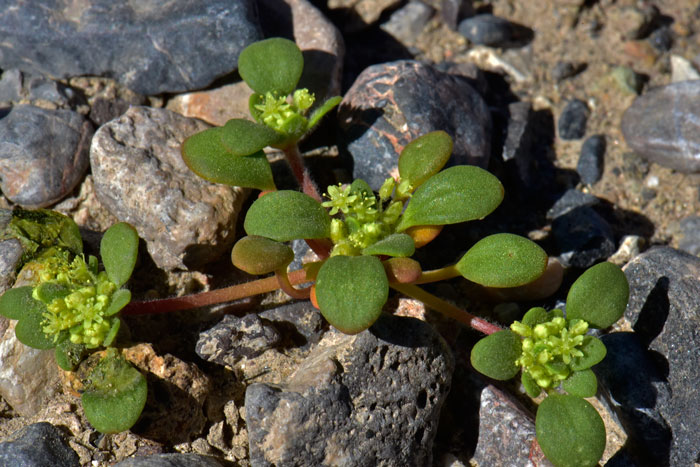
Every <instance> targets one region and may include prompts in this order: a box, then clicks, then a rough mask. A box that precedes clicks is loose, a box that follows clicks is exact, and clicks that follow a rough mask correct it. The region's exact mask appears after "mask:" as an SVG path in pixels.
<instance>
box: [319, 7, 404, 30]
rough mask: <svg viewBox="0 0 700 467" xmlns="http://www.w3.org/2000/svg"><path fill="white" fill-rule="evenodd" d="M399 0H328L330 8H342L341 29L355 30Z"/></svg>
mask: <svg viewBox="0 0 700 467" xmlns="http://www.w3.org/2000/svg"><path fill="white" fill-rule="evenodd" d="M401 3H402V2H401V0H328V8H329V9H331V10H335V9H343V10H344V11H345V15H346V18H344V19H345V21H343V31H344V32H346V33H349V32H357V31H360V30H362V29H365V28H367V26H368V25H372V24H374V23H375V22H376V21H377V20H378V19H379V17H380V16H382V13H383V12H384V11H386V10H389V9H392V8H395V7H397V6H398V5H400V4H401Z"/></svg>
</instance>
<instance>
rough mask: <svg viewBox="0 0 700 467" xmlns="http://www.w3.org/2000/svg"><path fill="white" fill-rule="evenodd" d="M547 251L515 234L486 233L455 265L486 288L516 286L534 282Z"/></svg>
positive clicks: (543, 266)
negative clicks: (486, 235) (487, 234)
mask: <svg viewBox="0 0 700 467" xmlns="http://www.w3.org/2000/svg"><path fill="white" fill-rule="evenodd" d="M547 259H548V258H547V253H546V252H545V251H544V250H543V249H542V248H540V246H539V245H537V244H536V243H534V242H533V241H531V240H529V239H527V238H525V237H521V236H519V235H514V234H509V233H500V234H494V235H489V236H488V237H485V238H483V239H481V240H479V241H478V242H477V243H475V244H474V246H472V247H471V248H470V249H469V250H468V251H467V252H466V253H465V254H464V256H462V259H460V260H459V262H458V263H457V264H456V268H457V270H458V271H459V273H460V274H462V276H463V277H465V278H466V279H469V280H470V281H472V282H476V283H477V284H481V285H485V286H487V287H517V286H519V285H523V284H527V283H529V282H532V281H534V280H535V279H537V278H538V277H540V276H541V275H542V273H544V271H545V269H546V268H547Z"/></svg>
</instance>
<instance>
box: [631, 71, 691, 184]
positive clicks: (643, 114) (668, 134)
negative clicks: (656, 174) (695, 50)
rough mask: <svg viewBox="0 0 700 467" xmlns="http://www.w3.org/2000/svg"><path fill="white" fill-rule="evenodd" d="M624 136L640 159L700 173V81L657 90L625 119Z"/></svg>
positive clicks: (636, 103) (637, 102)
mask: <svg viewBox="0 0 700 467" xmlns="http://www.w3.org/2000/svg"><path fill="white" fill-rule="evenodd" d="M621 127H622V134H623V135H624V137H625V141H627V144H628V145H629V146H630V147H631V148H632V149H633V150H634V151H635V152H636V153H637V154H639V155H640V156H642V157H644V158H645V159H647V160H649V161H650V162H655V163H657V164H660V165H663V166H666V167H670V168H672V169H676V170H679V171H681V172H700V80H696V81H682V82H679V83H673V84H669V85H666V86H661V87H659V88H655V89H653V90H651V91H649V92H647V93H645V94H643V95H642V96H639V97H638V98H637V99H635V100H634V102H633V103H632V105H631V106H630V107H629V108H628V109H627V110H626V111H625V113H624V114H623V115H622V123H621Z"/></svg>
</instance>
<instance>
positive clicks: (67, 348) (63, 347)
mask: <svg viewBox="0 0 700 467" xmlns="http://www.w3.org/2000/svg"><path fill="white" fill-rule="evenodd" d="M86 350H87V347H85V346H84V345H83V344H74V343H72V342H71V341H70V333H69V332H68V331H63V332H62V333H61V336H60V337H59V339H58V342H57V343H56V348H55V349H54V357H55V358H56V363H57V364H58V366H59V367H61V369H63V370H65V371H73V370H75V368H76V367H77V366H78V364H79V363H80V362H81V361H82V359H83V358H84V356H85V353H86Z"/></svg>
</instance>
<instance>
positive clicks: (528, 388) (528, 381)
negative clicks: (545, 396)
mask: <svg viewBox="0 0 700 467" xmlns="http://www.w3.org/2000/svg"><path fill="white" fill-rule="evenodd" d="M520 382H521V383H522V384H523V387H524V388H525V392H527V395H528V396H530V397H537V396H539V395H540V393H541V392H542V388H541V387H540V385H539V384H537V381H535V380H534V379H533V378H532V376H530V373H528V372H527V371H523V372H522V373H521V374H520Z"/></svg>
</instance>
